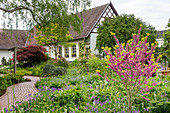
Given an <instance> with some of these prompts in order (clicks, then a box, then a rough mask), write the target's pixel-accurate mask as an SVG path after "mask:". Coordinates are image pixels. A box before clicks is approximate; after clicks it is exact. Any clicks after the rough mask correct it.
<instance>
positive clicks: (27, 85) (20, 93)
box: [0, 76, 39, 111]
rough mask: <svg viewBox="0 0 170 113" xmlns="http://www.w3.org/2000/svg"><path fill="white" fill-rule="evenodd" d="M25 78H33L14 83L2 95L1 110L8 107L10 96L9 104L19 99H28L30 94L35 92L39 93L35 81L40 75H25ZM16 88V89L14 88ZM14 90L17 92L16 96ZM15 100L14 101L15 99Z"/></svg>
mask: <svg viewBox="0 0 170 113" xmlns="http://www.w3.org/2000/svg"><path fill="white" fill-rule="evenodd" d="M24 78H29V79H31V81H30V82H23V83H19V84H15V85H12V86H10V87H8V88H7V92H8V93H7V92H6V93H5V94H4V95H2V96H1V97H0V111H1V110H2V108H4V107H8V98H9V105H13V104H15V102H17V101H19V102H21V101H26V100H27V99H28V94H32V95H33V94H35V93H37V89H36V88H35V85H34V84H35V83H36V81H37V80H39V77H32V76H24ZM13 89H14V90H13ZM13 91H14V94H15V98H14V95H13ZM13 100H14V101H13Z"/></svg>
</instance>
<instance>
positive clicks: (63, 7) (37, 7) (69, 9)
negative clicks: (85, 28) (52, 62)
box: [0, 0, 91, 33]
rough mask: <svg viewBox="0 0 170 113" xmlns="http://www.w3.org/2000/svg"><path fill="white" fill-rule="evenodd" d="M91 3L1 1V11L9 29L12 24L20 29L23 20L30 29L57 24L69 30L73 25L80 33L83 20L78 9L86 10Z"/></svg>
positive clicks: (80, 0)
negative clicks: (19, 23)
mask: <svg viewBox="0 0 170 113" xmlns="http://www.w3.org/2000/svg"><path fill="white" fill-rule="evenodd" d="M90 2H91V0H0V10H2V11H3V14H2V16H3V18H2V20H4V24H3V25H4V27H6V24H7V27H8V28H12V25H13V24H12V23H14V22H16V28H18V22H19V21H21V20H22V21H23V22H24V23H25V26H26V27H27V28H28V29H30V28H32V27H33V26H34V25H39V26H41V27H44V26H46V25H47V24H49V23H56V22H57V23H58V24H59V25H60V26H62V27H63V28H65V29H67V30H68V29H69V28H70V25H72V26H73V28H74V30H76V31H78V32H79V33H80V31H81V29H82V25H81V23H82V19H80V18H79V17H78V15H77V12H78V9H81V11H83V10H85V9H86V7H88V6H90ZM75 13H76V14H75ZM6 20H9V21H8V22H7V21H6Z"/></svg>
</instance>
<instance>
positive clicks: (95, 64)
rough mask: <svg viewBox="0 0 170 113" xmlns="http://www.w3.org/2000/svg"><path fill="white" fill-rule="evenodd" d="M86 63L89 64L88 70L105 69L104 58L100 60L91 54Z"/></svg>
mask: <svg viewBox="0 0 170 113" xmlns="http://www.w3.org/2000/svg"><path fill="white" fill-rule="evenodd" d="M87 64H88V65H89V70H90V72H96V70H97V69H102V70H104V69H105V61H104V59H102V60H100V59H99V58H98V57H96V56H95V55H92V56H91V57H90V58H89V59H88V60H87Z"/></svg>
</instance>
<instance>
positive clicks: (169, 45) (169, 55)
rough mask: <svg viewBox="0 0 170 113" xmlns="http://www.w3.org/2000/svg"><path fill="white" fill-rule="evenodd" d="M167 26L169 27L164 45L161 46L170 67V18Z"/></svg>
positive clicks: (164, 36) (164, 35) (164, 37)
mask: <svg viewBox="0 0 170 113" xmlns="http://www.w3.org/2000/svg"><path fill="white" fill-rule="evenodd" d="M167 27H168V28H169V29H168V30H167V31H166V32H165V33H164V34H163V39H164V47H161V49H162V54H163V58H164V60H165V61H168V67H170V19H169V22H168V24H167Z"/></svg>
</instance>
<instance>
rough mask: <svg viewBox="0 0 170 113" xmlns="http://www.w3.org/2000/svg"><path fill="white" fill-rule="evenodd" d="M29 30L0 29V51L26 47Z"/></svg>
mask: <svg viewBox="0 0 170 113" xmlns="http://www.w3.org/2000/svg"><path fill="white" fill-rule="evenodd" d="M27 33H28V31H27V30H9V29H0V49H11V48H14V47H17V48H22V47H25V43H26V40H27Z"/></svg>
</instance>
